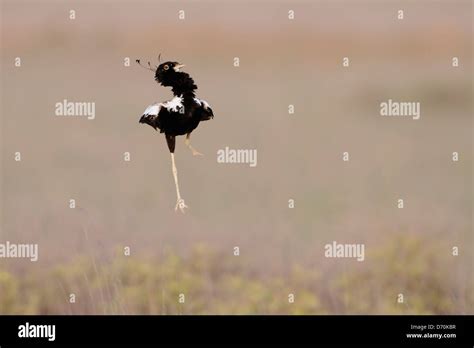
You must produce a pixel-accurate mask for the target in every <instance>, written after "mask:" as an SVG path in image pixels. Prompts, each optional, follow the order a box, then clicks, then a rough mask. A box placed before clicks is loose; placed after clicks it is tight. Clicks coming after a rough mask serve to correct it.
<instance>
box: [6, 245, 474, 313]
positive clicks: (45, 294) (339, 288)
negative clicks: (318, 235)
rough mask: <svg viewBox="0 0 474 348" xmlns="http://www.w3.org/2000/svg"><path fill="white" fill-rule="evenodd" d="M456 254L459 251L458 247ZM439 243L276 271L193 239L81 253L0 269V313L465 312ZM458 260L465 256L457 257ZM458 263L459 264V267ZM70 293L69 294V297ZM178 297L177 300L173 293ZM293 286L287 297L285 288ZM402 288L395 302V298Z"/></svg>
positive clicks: (460, 283) (467, 296)
mask: <svg viewBox="0 0 474 348" xmlns="http://www.w3.org/2000/svg"><path fill="white" fill-rule="evenodd" d="M458 257H461V256H458ZM456 260H457V257H453V256H451V255H450V249H449V248H447V249H446V247H444V246H443V245H442V243H441V242H437V243H434V242H432V241H431V242H430V241H428V240H426V239H421V238H419V237H407V236H403V237H397V238H394V239H393V240H392V241H391V243H389V244H388V245H386V246H384V247H382V248H378V249H377V250H376V251H375V252H374V253H369V254H368V255H366V261H364V262H362V263H356V262H354V261H353V260H352V261H349V260H343V261H341V260H339V261H336V262H335V263H334V264H335V265H336V266H340V265H341V262H343V263H344V267H342V268H343V271H341V268H338V269H337V270H336V269H335V268H334V267H326V268H327V269H322V270H317V269H308V268H303V267H302V266H294V267H293V270H292V271H291V272H288V274H285V275H268V274H267V275H265V274H261V272H257V271H255V270H252V269H248V266H247V267H244V266H243V265H242V264H241V263H240V258H239V257H233V256H229V255H227V254H226V255H223V254H220V253H218V252H215V251H213V250H211V249H209V248H207V247H205V246H197V247H196V248H195V249H194V251H193V253H192V254H191V255H189V256H188V257H186V258H182V257H178V256H176V255H175V254H173V253H172V252H167V253H165V256H163V257H162V258H161V259H153V258H137V257H132V256H130V257H126V256H122V254H121V253H117V256H116V257H115V258H114V260H113V261H110V262H109V261H101V262H98V261H97V260H96V259H95V258H91V257H81V258H79V259H77V260H75V261H74V262H72V263H70V264H67V265H62V266H58V267H55V268H53V269H50V270H45V271H43V272H42V273H41V274H38V273H37V274H31V273H26V274H21V275H18V276H16V275H14V274H12V273H9V272H8V271H6V270H0V312H1V313H2V314H39V313H41V314H82V313H86V314H257V313H258V314H335V313H344V314H354V313H368V314H403V313H420V314H435V313H436V314H438V313H442V314H447V313H463V312H469V311H472V308H473V307H472V305H473V298H472V295H471V294H472V284H471V283H467V280H466V279H469V277H468V276H467V275H466V274H462V272H461V271H459V272H458V271H456V269H457V267H458V266H457V264H461V262H457V261H456ZM464 264H465V263H464ZM460 272H461V273H460ZM71 293H74V294H75V296H76V298H75V300H76V302H75V303H73V304H70V303H69V294H71ZM180 293H183V294H185V303H184V304H182V303H179V302H178V297H179V294H180ZM290 293H293V294H294V295H295V301H294V303H289V301H288V295H289V294H290ZM399 293H403V295H404V303H397V295H398V294H399Z"/></svg>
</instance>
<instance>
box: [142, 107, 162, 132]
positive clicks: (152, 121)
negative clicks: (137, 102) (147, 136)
mask: <svg viewBox="0 0 474 348" xmlns="http://www.w3.org/2000/svg"><path fill="white" fill-rule="evenodd" d="M162 106H163V105H162V104H161V103H154V104H151V105H150V106H148V107H147V108H146V109H145V111H143V115H142V117H141V118H140V121H139V122H140V123H146V124H148V125H150V126H152V127H153V128H155V129H156V128H160V122H159V119H158V114H159V113H160V110H161V108H162Z"/></svg>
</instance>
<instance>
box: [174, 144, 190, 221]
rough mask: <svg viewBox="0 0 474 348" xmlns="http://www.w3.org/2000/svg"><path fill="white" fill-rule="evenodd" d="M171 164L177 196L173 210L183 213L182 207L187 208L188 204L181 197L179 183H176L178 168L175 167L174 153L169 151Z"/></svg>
mask: <svg viewBox="0 0 474 348" xmlns="http://www.w3.org/2000/svg"><path fill="white" fill-rule="evenodd" d="M171 165H172V170H173V177H174V183H175V185H176V196H177V202H176V207H175V208H174V210H175V211H177V210H178V208H179V210H181V212H182V213H184V208H187V207H188V206H187V205H186V203H184V199H182V198H181V194H180V193H179V185H178V169H176V164H175V163H174V153H173V152H172V153H171Z"/></svg>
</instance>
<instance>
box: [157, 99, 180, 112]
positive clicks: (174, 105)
mask: <svg viewBox="0 0 474 348" xmlns="http://www.w3.org/2000/svg"><path fill="white" fill-rule="evenodd" d="M160 105H161V106H163V107H164V108H166V109H167V110H168V111H174V112H177V111H178V110H179V109H181V108H182V107H183V98H181V97H174V98H173V99H171V100H169V101H167V102H164V103H162V104H160Z"/></svg>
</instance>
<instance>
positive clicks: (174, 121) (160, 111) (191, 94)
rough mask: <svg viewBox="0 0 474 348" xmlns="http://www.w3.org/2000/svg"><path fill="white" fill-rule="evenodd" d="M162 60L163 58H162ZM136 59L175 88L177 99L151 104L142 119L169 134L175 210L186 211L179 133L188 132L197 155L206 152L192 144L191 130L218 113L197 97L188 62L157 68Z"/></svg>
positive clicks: (173, 89)
mask: <svg viewBox="0 0 474 348" xmlns="http://www.w3.org/2000/svg"><path fill="white" fill-rule="evenodd" d="M158 60H160V58H159V57H158ZM136 61H137V63H138V64H139V65H140V66H142V67H144V68H146V69H149V70H151V71H154V72H155V80H156V82H158V83H160V84H161V85H162V86H165V87H171V90H172V92H173V95H174V98H173V99H171V100H169V101H166V102H163V103H153V104H152V105H150V106H148V107H147V108H146V110H145V111H144V112H143V115H142V116H141V118H140V121H139V122H140V123H146V124H148V125H150V126H151V127H153V128H154V129H155V130H158V129H159V130H160V133H165V138H166V142H167V144H168V148H169V150H170V153H171V165H172V171H173V176H174V182H175V185H176V195H177V203H176V207H175V210H178V208H179V209H180V210H181V212H183V213H184V208H187V207H188V206H187V205H186V203H185V202H184V199H182V198H181V194H180V192H179V185H178V170H177V169H176V164H175V160H174V150H175V143H176V136H178V135H185V134H186V140H185V144H186V146H188V147H189V149H190V150H191V151H192V153H193V155H202V154H201V153H199V152H198V151H196V149H194V148H193V147H192V146H191V144H190V139H189V138H190V135H191V132H192V131H193V130H195V129H196V127H197V126H198V125H199V123H200V122H201V121H207V120H209V119H211V118H213V117H214V114H213V112H212V109H211V107H210V106H209V104H208V103H207V102H206V101H204V100H202V99H198V98H196V94H195V90H196V89H197V86H196V84H195V83H194V80H193V79H192V78H191V76H189V74H187V73H185V72H182V71H181V69H182V68H183V67H184V64H180V63H178V62H166V63H163V64H160V65H159V66H158V67H156V71H155V69H153V68H152V67H151V64H150V62H148V68H147V67H145V66H143V65H141V63H140V60H139V59H137V60H136Z"/></svg>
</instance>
